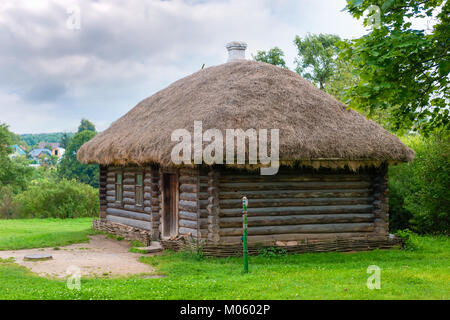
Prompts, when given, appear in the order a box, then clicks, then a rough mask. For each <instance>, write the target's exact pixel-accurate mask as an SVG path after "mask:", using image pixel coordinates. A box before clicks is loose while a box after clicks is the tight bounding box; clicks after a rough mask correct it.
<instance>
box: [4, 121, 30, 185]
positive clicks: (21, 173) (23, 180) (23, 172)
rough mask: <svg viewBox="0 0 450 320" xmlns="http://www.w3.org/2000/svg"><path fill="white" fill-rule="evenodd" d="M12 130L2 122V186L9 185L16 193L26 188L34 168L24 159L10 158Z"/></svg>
mask: <svg viewBox="0 0 450 320" xmlns="http://www.w3.org/2000/svg"><path fill="white" fill-rule="evenodd" d="M9 145H11V132H10V131H9V129H8V126H7V125H6V124H0V187H2V186H8V187H9V188H10V190H12V191H13V192H14V193H17V192H19V191H22V190H24V189H25V188H26V187H27V185H28V183H29V180H30V179H31V175H32V173H33V168H30V167H28V163H27V162H26V161H25V160H24V159H20V158H17V159H10V158H9V156H8V155H9V153H10V152H11V149H10V148H9V147H8V146H9Z"/></svg>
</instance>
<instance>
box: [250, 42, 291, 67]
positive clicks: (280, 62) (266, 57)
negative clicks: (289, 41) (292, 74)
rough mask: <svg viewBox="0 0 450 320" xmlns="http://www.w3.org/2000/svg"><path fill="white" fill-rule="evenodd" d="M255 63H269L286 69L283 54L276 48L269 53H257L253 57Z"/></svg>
mask: <svg viewBox="0 0 450 320" xmlns="http://www.w3.org/2000/svg"><path fill="white" fill-rule="evenodd" d="M253 58H254V59H255V60H256V61H260V62H265V63H270V64H273V65H275V66H278V67H280V68H283V69H287V67H286V61H285V60H284V52H283V50H281V49H280V48H278V47H274V48H272V49H270V50H269V51H258V53H257V54H256V56H254V57H253Z"/></svg>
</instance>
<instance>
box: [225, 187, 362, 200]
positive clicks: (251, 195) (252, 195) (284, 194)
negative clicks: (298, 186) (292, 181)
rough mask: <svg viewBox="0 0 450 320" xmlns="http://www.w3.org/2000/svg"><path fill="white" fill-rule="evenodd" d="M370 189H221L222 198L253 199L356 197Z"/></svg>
mask: <svg viewBox="0 0 450 320" xmlns="http://www.w3.org/2000/svg"><path fill="white" fill-rule="evenodd" d="M370 193H371V192H370V190H369V189H351V190H350V189H349V190H339V189H336V190H334V189H333V190H314V191H312V190H310V191H298V190H283V191H279V190H259V191H245V192H240V191H227V192H225V191H223V190H221V191H220V194H219V197H220V199H242V197H243V196H246V197H247V198H248V199H249V200H251V199H268V198H275V199H279V198H355V197H369V196H370Z"/></svg>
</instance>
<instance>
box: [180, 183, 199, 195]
mask: <svg viewBox="0 0 450 320" xmlns="http://www.w3.org/2000/svg"><path fill="white" fill-rule="evenodd" d="M180 192H187V193H196V192H197V185H196V184H194V185H193V184H182V185H180Z"/></svg>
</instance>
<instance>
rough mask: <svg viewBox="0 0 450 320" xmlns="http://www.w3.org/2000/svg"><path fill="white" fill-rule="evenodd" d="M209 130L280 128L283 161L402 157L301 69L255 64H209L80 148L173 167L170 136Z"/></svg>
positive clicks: (403, 152) (94, 156)
mask: <svg viewBox="0 0 450 320" xmlns="http://www.w3.org/2000/svg"><path fill="white" fill-rule="evenodd" d="M194 121H202V122H203V131H205V130H207V129H209V128H217V129H220V130H222V132H223V135H224V137H225V129H238V128H241V129H243V130H246V129H248V128H254V129H268V130H269V131H270V129H279V130H280V160H281V161H282V163H283V162H284V163H290V162H292V161H298V160H305V163H313V162H315V161H319V160H320V161H322V163H325V162H327V161H328V163H330V162H336V163H345V162H353V163H355V162H361V161H362V162H364V161H367V163H371V162H372V163H381V162H404V161H410V160H412V159H413V157H414V152H413V151H412V150H411V149H409V148H407V147H406V146H405V145H404V144H403V143H402V142H401V141H400V140H399V139H398V138H397V137H396V136H394V135H392V134H390V133H389V132H387V131H386V130H384V129H383V128H382V127H381V126H380V125H378V124H377V123H375V122H373V121H371V120H366V118H365V117H364V116H363V115H361V114H360V113H358V112H356V111H354V110H351V109H347V108H346V106H345V105H343V104H342V103H340V102H338V101H337V100H336V99H334V98H333V97H332V96H330V95H328V94H327V93H325V92H323V91H321V90H319V89H317V88H316V87H314V86H313V85H312V84H311V83H310V82H308V81H306V80H305V79H303V78H302V77H301V76H299V75H298V74H296V73H294V72H291V71H289V70H284V69H281V68H279V67H276V66H273V65H270V64H266V63H260V62H255V61H238V62H230V63H226V64H222V65H219V66H215V67H210V68H206V69H203V70H201V71H198V72H196V73H194V74H192V75H190V76H188V77H185V78H183V79H181V80H179V81H177V82H175V83H173V84H172V85H170V86H169V87H167V88H165V89H163V90H161V91H159V92H158V93H156V94H154V95H152V96H151V97H149V98H147V99H145V100H143V101H142V102H140V103H139V104H138V105H137V106H136V107H134V108H133V109H132V110H130V111H129V112H128V113H127V114H126V115H124V116H123V117H122V118H120V119H119V120H117V121H116V122H114V123H113V124H112V125H111V126H110V127H109V129H107V130H106V131H104V132H102V133H100V134H98V135H97V136H96V137H95V138H93V139H92V140H91V141H89V142H88V143H86V144H85V145H83V146H82V147H81V149H80V150H79V151H78V159H79V160H80V161H82V162H85V163H98V164H103V165H110V164H114V165H125V164H139V165H142V164H149V163H158V164H161V165H163V166H171V165H172V161H171V158H170V155H171V151H172V148H173V146H174V145H176V144H177V143H176V142H171V133H172V132H173V131H174V130H176V129H179V128H184V129H187V130H189V132H191V133H193V127H194Z"/></svg>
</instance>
